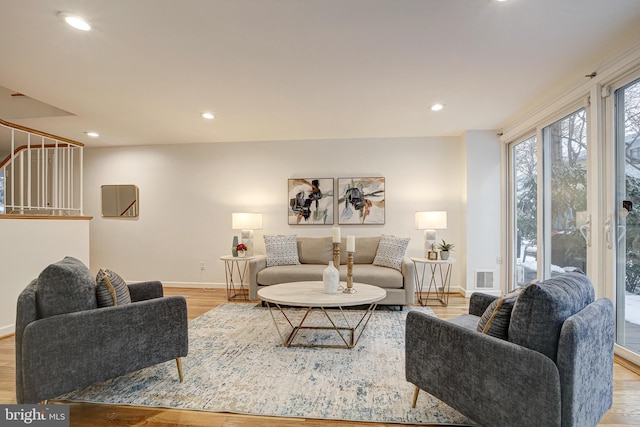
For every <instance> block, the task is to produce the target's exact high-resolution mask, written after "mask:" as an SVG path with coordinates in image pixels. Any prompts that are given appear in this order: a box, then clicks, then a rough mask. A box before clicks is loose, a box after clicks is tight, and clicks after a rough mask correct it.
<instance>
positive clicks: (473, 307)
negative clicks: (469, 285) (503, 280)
mask: <svg viewBox="0 0 640 427" xmlns="http://www.w3.org/2000/svg"><path fill="white" fill-rule="evenodd" d="M496 299H498V297H497V296H495V295H488V294H483V293H480V292H474V293H472V294H471V299H470V300H469V314H473V315H474V316H482V314H484V312H485V310H486V309H487V307H489V305H490V304H491V303H492V302H493V301H495V300H496Z"/></svg>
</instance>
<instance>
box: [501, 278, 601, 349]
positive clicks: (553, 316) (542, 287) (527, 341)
mask: <svg viewBox="0 0 640 427" xmlns="http://www.w3.org/2000/svg"><path fill="white" fill-rule="evenodd" d="M594 295H595V292H594V289H593V285H592V284H591V281H589V279H588V278H587V276H585V275H584V274H583V273H579V272H574V273H565V274H561V275H559V276H555V277H553V278H551V279H548V280H545V281H544V282H539V283H534V284H531V285H529V286H526V287H525V288H524V289H523V290H522V292H521V293H520V295H519V296H518V299H517V302H516V304H515V306H514V307H513V311H512V313H511V322H510V323H509V341H511V342H513V343H515V344H519V345H522V346H524V347H528V348H530V349H532V350H536V351H539V352H540V353H542V354H544V355H546V356H547V357H549V358H550V359H552V360H553V361H554V362H555V361H556V356H557V350H558V341H559V340H560V331H561V329H562V324H563V323H564V321H565V320H566V319H567V318H568V317H570V316H572V315H574V314H575V313H577V312H579V311H580V310H582V309H583V308H585V307H586V306H587V305H589V304H591V303H592V302H593V300H594Z"/></svg>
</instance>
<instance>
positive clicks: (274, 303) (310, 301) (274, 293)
mask: <svg viewBox="0 0 640 427" xmlns="http://www.w3.org/2000/svg"><path fill="white" fill-rule="evenodd" d="M342 285H343V286H344V284H342ZM353 288H354V289H355V290H356V291H355V292H354V293H343V292H341V291H340V290H338V292H337V293H335V294H327V293H325V292H324V284H323V283H322V282H319V281H318V282H289V283H281V284H278V285H271V286H266V287H264V288H261V289H260V290H259V291H258V297H259V298H260V299H261V300H262V301H264V302H265V303H266V305H267V307H269V311H270V313H271V317H272V319H273V323H274V325H275V326H276V330H277V331H278V334H279V335H280V338H281V339H282V343H283V345H284V346H285V347H330V348H353V347H355V346H356V344H358V341H359V339H360V337H361V336H362V333H363V332H364V330H365V328H366V326H367V323H369V319H370V318H371V316H372V314H373V312H374V310H375V308H376V306H377V305H378V301H380V300H382V299H384V298H385V297H386V296H387V291H385V290H384V289H382V288H379V287H377V286H372V285H366V284H364V283H354V284H353ZM358 305H367V308H366V310H364V313H363V314H362V316H358V317H357V319H356V322H350V321H349V319H347V316H346V315H345V313H344V311H343V310H342V309H343V307H353V306H358ZM274 307H276V308H277V310H278V311H279V312H280V313H281V314H282V316H283V317H284V319H286V321H287V323H288V324H289V326H290V327H291V331H290V332H289V334H288V335H287V336H286V337H285V335H284V334H283V333H282V332H281V331H280V327H279V326H278V322H277V320H276V317H275V315H274V310H273V308H274ZM300 307H303V308H305V309H306V310H305V311H304V314H303V315H302V318H301V319H300V320H299V321H298V322H294V321H293V319H292V316H291V312H290V310H292V309H293V310H295V309H297V308H300ZM326 308H338V309H339V310H338V312H337V313H333V314H334V316H332V315H331V314H330V313H329V312H328V311H327V310H325V309H326ZM312 310H319V311H321V312H322V313H324V317H325V318H326V319H327V320H328V324H324V325H320V326H318V325H310V326H308V325H305V321H306V320H307V319H308V318H309V314H310V313H311V312H312ZM335 314H337V316H335ZM305 329H312V330H333V331H335V332H337V333H338V335H339V336H340V338H341V340H342V342H343V343H344V344H338V345H335V344H322V343H309V342H299V343H294V339H295V338H296V335H298V332H300V331H301V330H305ZM343 331H346V332H347V333H343Z"/></svg>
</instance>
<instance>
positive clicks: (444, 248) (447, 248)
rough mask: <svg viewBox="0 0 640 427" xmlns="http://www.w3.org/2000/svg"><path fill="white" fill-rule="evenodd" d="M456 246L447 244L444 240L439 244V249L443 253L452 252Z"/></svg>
mask: <svg viewBox="0 0 640 427" xmlns="http://www.w3.org/2000/svg"><path fill="white" fill-rule="evenodd" d="M455 246H456V245H455V244H453V243H447V242H445V241H444V239H442V242H441V243H438V249H440V250H441V251H452V250H453V248H454V247H455Z"/></svg>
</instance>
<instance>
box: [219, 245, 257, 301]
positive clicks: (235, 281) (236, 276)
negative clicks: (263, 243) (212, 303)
mask: <svg viewBox="0 0 640 427" xmlns="http://www.w3.org/2000/svg"><path fill="white" fill-rule="evenodd" d="M254 258H255V257H254V256H244V257H239V256H231V255H225V256H221V257H220V259H221V260H222V261H224V275H225V279H226V281H227V300H228V301H231V300H232V299H235V298H242V299H243V300H245V301H248V300H249V288H248V287H247V286H245V282H244V281H245V277H246V276H247V272H248V271H249V261H251V260H252V259H254Z"/></svg>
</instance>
